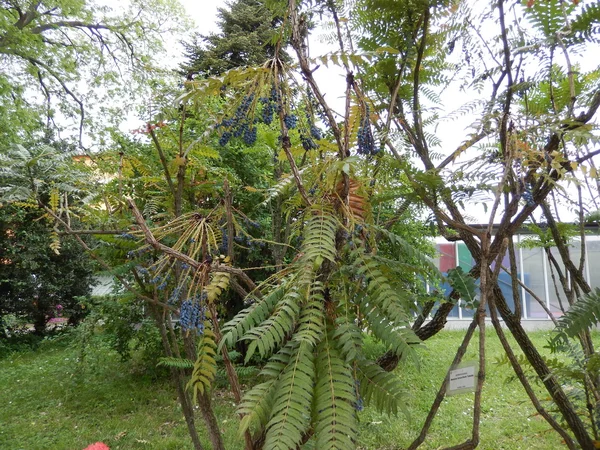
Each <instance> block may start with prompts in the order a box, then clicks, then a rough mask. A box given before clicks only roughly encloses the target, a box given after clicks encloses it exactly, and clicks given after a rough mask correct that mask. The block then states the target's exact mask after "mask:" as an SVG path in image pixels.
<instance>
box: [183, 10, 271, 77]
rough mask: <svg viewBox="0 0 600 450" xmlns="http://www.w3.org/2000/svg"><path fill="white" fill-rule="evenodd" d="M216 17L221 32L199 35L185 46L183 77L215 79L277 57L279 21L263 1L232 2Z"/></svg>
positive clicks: (219, 11)
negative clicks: (276, 46)
mask: <svg viewBox="0 0 600 450" xmlns="http://www.w3.org/2000/svg"><path fill="white" fill-rule="evenodd" d="M217 15H218V22H217V23H218V26H219V28H220V30H221V33H212V34H210V35H200V34H196V35H194V37H193V41H192V42H191V43H186V44H184V45H185V56H186V59H187V61H186V62H185V63H184V64H182V65H181V69H180V70H181V72H182V73H183V74H185V75H188V76H189V77H191V76H192V75H193V74H198V75H200V77H202V78H204V77H210V76H216V75H221V74H222V73H223V72H226V71H227V70H230V69H233V68H237V67H244V66H261V65H262V64H263V63H264V62H265V61H266V60H267V59H270V58H273V57H274V56H275V45H273V43H272V41H273V37H274V35H275V33H276V29H275V26H276V25H277V24H278V22H279V20H278V19H276V18H274V17H273V13H272V12H271V11H270V10H269V9H268V8H267V7H266V5H265V3H264V2H259V1H256V0H233V1H231V2H228V3H227V8H218V13H217Z"/></svg>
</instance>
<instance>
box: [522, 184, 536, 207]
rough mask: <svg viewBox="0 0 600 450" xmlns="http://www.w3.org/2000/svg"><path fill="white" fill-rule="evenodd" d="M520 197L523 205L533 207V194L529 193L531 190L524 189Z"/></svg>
mask: <svg viewBox="0 0 600 450" xmlns="http://www.w3.org/2000/svg"><path fill="white" fill-rule="evenodd" d="M522 197H523V200H525V203H527V206H534V205H535V200H533V194H532V193H531V189H530V188H529V187H527V188H525V191H524V192H523V195H522Z"/></svg>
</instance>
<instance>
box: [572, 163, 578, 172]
mask: <svg viewBox="0 0 600 450" xmlns="http://www.w3.org/2000/svg"><path fill="white" fill-rule="evenodd" d="M578 166H579V164H578V163H577V162H576V161H571V169H573V170H577V167H578Z"/></svg>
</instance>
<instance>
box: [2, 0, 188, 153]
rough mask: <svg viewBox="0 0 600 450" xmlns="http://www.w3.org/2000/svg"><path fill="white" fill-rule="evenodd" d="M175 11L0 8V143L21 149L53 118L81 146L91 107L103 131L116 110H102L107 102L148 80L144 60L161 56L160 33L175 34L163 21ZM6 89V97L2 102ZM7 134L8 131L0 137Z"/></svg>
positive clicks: (144, 2) (136, 4) (135, 5)
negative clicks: (19, 145) (75, 136)
mask: <svg viewBox="0 0 600 450" xmlns="http://www.w3.org/2000/svg"><path fill="white" fill-rule="evenodd" d="M179 12H180V8H179V7H178V5H177V4H176V3H175V2H172V1H170V0H165V1H163V0H134V1H131V2H123V3H122V4H120V5H118V6H117V7H115V8H109V7H107V6H106V5H102V4H100V2H95V1H93V0H89V1H85V0H60V1H59V0H44V1H38V2H35V3H31V2H27V1H24V0H16V1H11V2H7V3H4V4H3V7H2V9H0V36H1V37H0V56H1V57H2V61H3V67H4V70H3V71H2V74H1V75H0V111H1V112H0V124H7V125H8V127H7V128H4V127H2V132H1V133H2V134H3V135H5V136H8V137H10V139H11V140H10V141H8V142H6V143H8V144H12V143H19V142H22V140H23V138H25V137H27V134H28V133H31V132H32V128H34V129H35V128H38V129H39V128H44V127H46V128H47V129H50V128H54V129H55V128H58V127H59V126H58V125H57V124H56V123H55V120H56V119H60V122H62V123H61V124H60V126H62V127H65V125H66V127H67V128H71V130H72V131H75V130H78V134H79V138H80V140H81V137H82V136H81V134H82V132H83V127H84V126H86V127H87V126H88V125H91V119H92V116H93V115H94V114H92V113H91V112H92V110H93V108H89V111H87V109H86V108H87V106H88V105H89V104H92V103H93V104H95V105H98V106H100V108H99V110H101V111H102V113H103V116H104V117H103V118H102V119H103V123H101V124H100V123H98V122H96V125H99V126H102V127H104V126H105V125H106V124H107V122H110V121H112V120H113V119H116V118H117V117H120V116H121V115H120V114H118V113H117V110H116V108H115V109H113V110H112V111H111V110H110V107H109V106H106V105H107V104H108V103H109V102H108V101H107V100H109V99H111V98H120V99H121V100H123V99H127V97H128V96H130V95H131V94H132V93H133V92H134V91H135V90H136V89H135V87H134V86H136V84H137V83H136V82H137V81H141V80H142V79H143V80H144V83H146V82H147V81H148V78H149V77H148V75H149V72H151V70H149V69H151V65H150V64H149V60H150V56H151V55H155V54H156V52H158V51H159V50H160V49H161V36H160V32H164V31H167V30H169V31H172V32H174V31H176V30H177V26H176V25H175V23H174V22H172V21H171V20H169V18H171V17H173V16H174V15H176V14H177V13H179ZM159 16H160V17H161V19H158V17H159ZM165 19H166V20H165ZM142 67H143V68H144V73H141V71H140V70H139V69H141V68H142ZM125 74H127V75H125ZM124 78H126V79H127V81H128V82H127V83H123V81H124ZM84 84H85V89H82V88H81V87H82V85H84ZM125 84H126V85H125ZM8 89H10V91H11V95H6V92H7V90H8ZM130 98H131V97H130ZM8 112H12V113H14V117H11V116H10V115H9V114H6V113H8ZM86 112H87V113H88V114H86ZM94 112H97V111H94ZM44 115H45V117H44ZM21 119H24V120H23V121H22V122H21V121H20V120H21ZM73 119H74V121H75V122H76V123H73ZM78 119H79V120H78ZM32 122H34V123H35V125H34V124H32ZM57 122H58V120H57ZM94 122H95V121H94ZM11 129H13V130H14V129H16V130H15V131H16V132H13V133H7V132H6V131H5V130H11ZM93 130H94V127H89V128H88V131H90V132H92V131H93ZM4 144H5V142H3V143H2V145H4Z"/></svg>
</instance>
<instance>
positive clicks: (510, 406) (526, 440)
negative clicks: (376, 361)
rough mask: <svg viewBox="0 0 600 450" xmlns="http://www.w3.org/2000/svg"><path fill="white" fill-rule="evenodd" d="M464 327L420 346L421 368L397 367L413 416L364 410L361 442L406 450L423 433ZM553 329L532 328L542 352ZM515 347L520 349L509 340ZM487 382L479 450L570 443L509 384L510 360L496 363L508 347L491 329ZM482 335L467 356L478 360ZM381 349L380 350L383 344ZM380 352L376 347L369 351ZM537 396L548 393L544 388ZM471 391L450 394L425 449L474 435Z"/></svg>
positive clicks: (516, 383) (532, 448)
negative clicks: (394, 415)
mask: <svg viewBox="0 0 600 450" xmlns="http://www.w3.org/2000/svg"><path fill="white" fill-rule="evenodd" d="M463 336H464V331H444V332H442V333H439V334H438V335H436V336H434V337H433V338H431V339H429V340H428V341H426V342H425V343H424V348H422V349H420V350H419V354H420V360H421V363H420V370H419V369H417V368H416V367H414V365H406V366H403V367H399V368H398V369H397V370H396V372H397V373H398V376H400V377H401V378H402V379H403V380H405V381H406V387H407V391H408V392H407V394H408V396H407V397H408V401H407V404H406V406H407V408H408V410H409V412H410V418H409V419H406V418H405V417H397V418H388V417H386V416H385V415H382V414H379V413H377V412H376V411H374V410H372V409H366V410H365V411H364V412H362V413H361V415H360V420H361V426H360V444H361V448H364V449H377V450H384V449H403V448H406V447H408V445H410V443H411V442H412V441H413V440H414V439H415V438H416V437H417V436H418V435H419V433H420V431H421V427H422V426H423V423H424V421H425V418H426V416H427V413H428V412H429V408H430V407H431V404H432V402H433V400H434V398H435V396H436V394H437V391H438V389H439V387H440V385H441V383H442V381H443V379H444V376H445V375H446V371H447V370H448V367H449V365H450V364H451V362H452V360H453V358H454V355H455V353H456V349H457V348H458V346H459V345H460V343H461V341H462V338H463ZM548 336H549V333H543V332H535V333H530V337H531V338H532V339H533V341H534V342H535V343H536V344H537V346H538V349H541V350H542V353H545V354H549V351H548V350H547V349H544V348H543V346H544V345H545V344H546V341H547V337H548ZM511 343H512V344H513V346H512V347H513V349H514V350H515V352H516V350H517V346H516V344H515V343H514V341H512V340H511ZM486 344H487V345H486V353H487V356H488V363H487V365H486V369H487V370H486V372H487V377H486V383H485V385H484V391H483V400H482V413H481V429H480V439H481V441H480V446H479V448H481V449H495V450H500V449H515V450H516V449H523V450H525V449H527V450H535V449H540V450H541V449H544V450H547V449H557V448H561V447H562V448H566V446H564V445H563V444H562V442H561V438H560V436H558V434H556V433H555V432H554V430H552V429H551V428H550V426H549V425H548V424H547V423H546V421H545V420H543V418H541V417H539V416H538V415H537V413H536V411H535V409H534V407H533V406H532V405H531V403H530V401H529V398H528V397H527V395H526V393H525V391H524V389H523V388H522V386H521V384H520V383H519V381H518V380H515V381H513V382H510V383H507V382H506V381H507V379H508V378H509V377H510V376H511V375H513V372H512V369H511V368H510V367H509V366H508V365H501V366H498V365H497V364H494V360H495V359H496V358H497V357H500V356H502V355H503V354H504V350H503V349H502V346H501V344H500V342H499V340H498V338H497V337H496V335H495V333H494V331H493V329H489V328H488V332H487V333H486ZM477 348H478V336H477V334H476V335H475V336H474V337H473V339H472V340H471V344H470V346H469V349H468V351H467V354H466V355H465V357H464V358H463V361H477V359H478V352H477ZM380 350H381V349H380ZM371 351H373V352H374V353H376V350H371ZM536 391H537V392H538V393H539V394H541V395H539V397H538V398H540V399H545V398H547V397H548V395H547V394H544V391H543V389H542V388H540V387H537V388H536ZM473 397H474V395H473V394H462V395H456V396H453V397H446V398H445V399H444V401H443V403H442V405H441V407H440V409H439V411H438V414H437V416H436V418H435V420H434V422H433V424H432V426H431V428H430V431H429V435H428V437H427V438H426V440H425V442H424V443H423V445H422V447H421V448H424V449H437V448H443V447H447V446H451V445H456V444H459V443H462V442H463V441H465V440H467V439H468V438H470V436H471V427H472V417H473Z"/></svg>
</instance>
